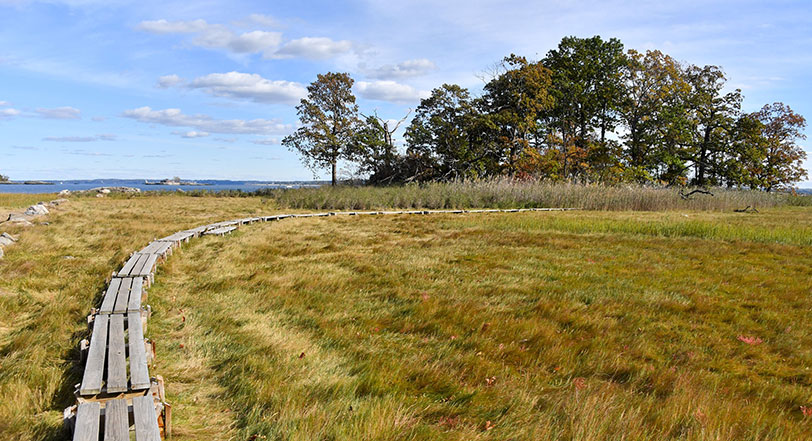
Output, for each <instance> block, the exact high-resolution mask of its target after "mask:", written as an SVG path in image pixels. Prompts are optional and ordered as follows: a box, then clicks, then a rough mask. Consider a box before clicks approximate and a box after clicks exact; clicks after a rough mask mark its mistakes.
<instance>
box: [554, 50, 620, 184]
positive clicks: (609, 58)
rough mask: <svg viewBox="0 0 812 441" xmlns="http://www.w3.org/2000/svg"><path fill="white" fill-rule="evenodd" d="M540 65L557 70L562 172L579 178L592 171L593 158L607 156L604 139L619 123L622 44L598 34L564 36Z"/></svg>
mask: <svg viewBox="0 0 812 441" xmlns="http://www.w3.org/2000/svg"><path fill="white" fill-rule="evenodd" d="M542 62H543V64H544V66H546V67H547V68H549V69H551V70H552V72H553V75H552V88H551V94H552V96H553V97H554V98H555V107H554V108H553V110H552V112H551V121H552V122H553V124H554V125H555V126H556V129H557V131H558V132H559V134H560V139H561V144H562V146H561V149H562V161H563V169H564V174H565V175H567V174H569V175H575V174H577V173H578V172H581V171H584V170H585V169H586V168H588V167H589V164H588V162H589V157H590V156H593V154H594V155H597V156H604V155H605V154H606V151H605V150H606V148H607V138H606V136H607V134H608V133H610V132H612V131H613V130H614V128H615V126H616V124H617V111H618V109H619V108H620V105H621V102H622V98H623V96H624V84H623V78H622V68H623V66H625V65H626V57H625V55H624V53H623V44H622V43H621V42H620V40H618V39H615V38H612V39H609V40H607V41H604V40H603V39H602V38H601V37H600V36H594V37H591V38H577V37H565V38H564V39H562V40H561V43H559V45H558V48H556V49H553V50H551V51H549V52H548V53H547V56H546V57H545V58H544V60H543V61H542ZM596 146H597V148H595V147H596ZM591 150H596V151H594V152H592V151H591Z"/></svg>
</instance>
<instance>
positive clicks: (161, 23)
mask: <svg viewBox="0 0 812 441" xmlns="http://www.w3.org/2000/svg"><path fill="white" fill-rule="evenodd" d="M209 26H210V25H209V24H208V23H206V20H192V21H167V20H163V19H161V20H147V21H142V22H141V23H139V24H138V26H136V29H138V30H141V31H146V32H151V33H153V34H192V33H196V32H203V31H205V30H206V29H207V28H209Z"/></svg>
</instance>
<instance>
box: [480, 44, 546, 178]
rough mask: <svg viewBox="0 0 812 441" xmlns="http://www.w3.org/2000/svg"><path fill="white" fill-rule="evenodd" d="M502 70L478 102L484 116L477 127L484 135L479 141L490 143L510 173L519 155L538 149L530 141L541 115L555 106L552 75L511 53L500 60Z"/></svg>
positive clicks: (489, 83)
mask: <svg viewBox="0 0 812 441" xmlns="http://www.w3.org/2000/svg"><path fill="white" fill-rule="evenodd" d="M501 68H502V70H503V72H502V73H501V74H499V75H498V76H496V77H495V78H493V79H492V80H490V81H489V82H488V83H487V84H486V85H485V90H484V94H483V96H482V98H481V99H480V100H479V101H478V104H479V106H478V107H479V108H480V110H481V112H482V114H483V115H484V116H483V118H482V119H481V124H480V126H479V127H480V128H481V131H480V134H481V135H484V136H483V137H482V138H480V139H479V141H480V142H491V143H493V149H494V150H495V151H496V155H495V156H498V157H499V158H500V162H502V163H503V167H504V170H505V171H506V172H507V173H509V174H513V173H515V172H516V171H517V169H516V164H517V161H518V160H519V159H520V158H521V156H522V155H524V154H525V152H526V151H527V150H528V149H530V148H531V147H532V148H534V149H537V148H538V147H539V145H538V143H537V142H536V143H533V142H532V141H533V140H534V139H537V135H538V132H539V127H540V121H541V119H542V114H543V112H545V111H548V110H549V109H551V108H552V107H553V104H554V103H555V101H554V99H553V97H552V96H550V93H549V89H550V85H551V83H552V79H551V76H552V72H551V71H550V70H549V69H547V68H546V67H544V66H543V65H542V64H541V63H540V62H535V63H533V62H529V61H528V60H527V59H526V58H525V57H520V56H518V55H514V54H511V55H510V56H508V57H505V58H504V60H502V66H501ZM531 144H535V145H532V146H531Z"/></svg>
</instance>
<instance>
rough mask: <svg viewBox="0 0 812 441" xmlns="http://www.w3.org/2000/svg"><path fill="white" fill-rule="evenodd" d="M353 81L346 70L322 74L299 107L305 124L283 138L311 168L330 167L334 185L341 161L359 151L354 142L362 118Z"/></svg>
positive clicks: (297, 109)
mask: <svg viewBox="0 0 812 441" xmlns="http://www.w3.org/2000/svg"><path fill="white" fill-rule="evenodd" d="M352 84H353V79H352V78H350V76H349V74H346V73H332V72H329V73H326V74H323V75H322V74H319V76H318V78H317V79H316V81H314V82H313V83H311V84H310V85H309V86H308V87H307V98H303V99H302V101H301V103H300V104H299V105H298V106H296V111H297V114H298V115H299V121H300V122H301V124H302V127H301V128H299V129H298V130H296V132H295V133H294V134H292V135H290V136H287V137H285V139H283V140H282V145H284V146H286V147H287V148H289V149H291V150H294V151H297V152H299V154H300V155H302V159H303V160H304V162H305V165H307V166H308V167H309V168H310V169H312V170H314V171H315V170H317V169H321V168H325V167H329V168H330V169H331V172H332V173H331V176H332V184H333V185H336V181H337V177H336V167H337V164H338V161H339V160H340V159H346V160H351V159H353V158H354V155H355V154H356V151H355V150H354V149H353V148H352V141H353V139H354V137H355V136H356V132H357V130H358V126H359V124H360V120H359V118H358V105H357V104H355V95H353V93H352Z"/></svg>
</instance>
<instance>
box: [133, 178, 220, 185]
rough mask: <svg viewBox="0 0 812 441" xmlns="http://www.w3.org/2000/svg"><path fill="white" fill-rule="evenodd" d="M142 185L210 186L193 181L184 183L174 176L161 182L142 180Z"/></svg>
mask: <svg viewBox="0 0 812 441" xmlns="http://www.w3.org/2000/svg"><path fill="white" fill-rule="evenodd" d="M144 185H201V186H202V185H211V184H204V183H200V182H194V181H184V180H182V179H181V178H179V177H177V176H175V177H174V178H172V179H163V180H161V181H147V180H144Z"/></svg>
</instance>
